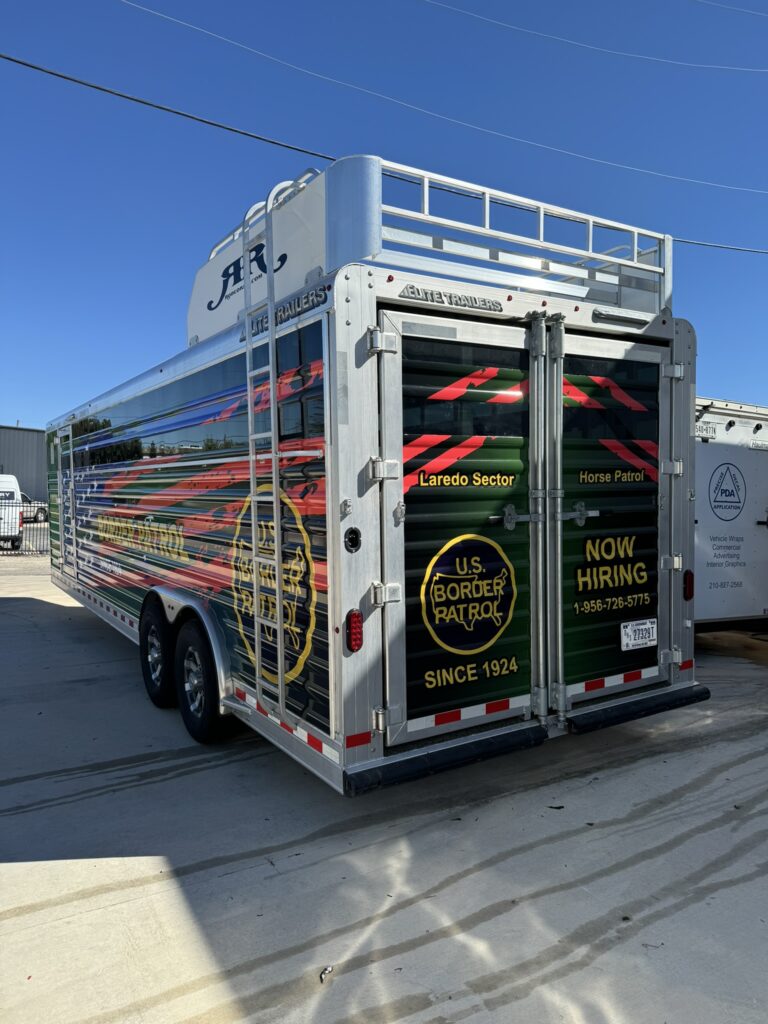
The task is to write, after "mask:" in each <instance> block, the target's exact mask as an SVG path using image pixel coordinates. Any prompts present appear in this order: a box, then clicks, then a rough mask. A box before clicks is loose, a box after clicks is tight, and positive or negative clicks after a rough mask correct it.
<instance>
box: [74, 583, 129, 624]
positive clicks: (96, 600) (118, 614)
mask: <svg viewBox="0 0 768 1024" xmlns="http://www.w3.org/2000/svg"><path fill="white" fill-rule="evenodd" d="M69 586H70V588H71V589H72V590H75V591H76V592H77V593H78V594H82V596H83V597H84V598H85V599H86V601H90V603H91V604H92V605H93V606H94V608H101V609H102V611H105V612H106V613H107V615H111V616H113V618H115V619H118V620H119V621H120V622H124V623H125V624H126V626H129V627H130V628H131V629H136V621H135V619H133V618H131V616H130V615H126V613H125V612H124V611H122V609H120V608H115V606H114V605H113V604H110V603H109V601H105V600H104V599H103V598H101V597H96V596H95V595H94V594H92V593H91V592H90V590H85V589H84V588H83V587H81V586H79V585H78V584H76V583H70V584H69Z"/></svg>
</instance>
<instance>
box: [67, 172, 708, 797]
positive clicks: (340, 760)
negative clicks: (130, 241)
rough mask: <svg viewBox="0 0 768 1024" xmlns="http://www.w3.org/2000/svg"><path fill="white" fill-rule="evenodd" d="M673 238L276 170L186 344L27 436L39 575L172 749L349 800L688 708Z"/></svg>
mask: <svg viewBox="0 0 768 1024" xmlns="http://www.w3.org/2000/svg"><path fill="white" fill-rule="evenodd" d="M670 254H671V239H670V238H669V237H668V236H665V235H662V234H658V233H656V232H652V231H644V230H641V229H638V228H635V227H631V226H629V225H626V224H620V223H616V222H612V221H606V220H603V219H601V218H599V217H594V216H590V215H586V214H581V213H577V212H575V211H572V210H565V209H562V208H560V207H555V206H551V205H548V204H546V203H540V202H536V201H533V200H529V199H525V198H522V197H520V196H515V195H512V194H509V193H505V192H501V191H499V190H496V189H493V188H487V187H484V186H481V185H474V184H471V183H469V182H464V181H459V180H456V179H453V178H448V177H445V176H443V175H439V174H432V173H428V172H425V171H421V170H418V169H415V168H412V167H405V166H402V165H399V164H394V163H390V162H387V161H384V160H380V159H378V158H376V157H368V156H361V157H348V158H345V159H342V160H338V161H336V162H334V163H332V164H331V165H330V166H329V167H328V168H327V169H326V170H325V171H323V172H322V173H321V172H318V171H314V170H309V171H307V172H305V173H304V174H302V175H301V176H300V177H298V178H297V179H295V180H293V181H287V182H283V183H281V184H279V185H277V186H276V187H275V188H274V189H272V190H271V191H270V193H269V195H268V196H267V198H266V201H265V202H262V203H259V204H257V205H256V206H254V207H252V208H251V209H250V210H249V211H248V212H247V213H246V215H245V217H244V219H243V221H242V223H241V224H239V225H238V226H237V227H236V228H235V229H234V230H233V231H232V232H230V233H229V234H228V235H227V236H226V237H225V238H224V239H222V241H221V242H219V243H218V244H217V245H215V246H214V248H213V250H212V251H211V253H210V256H209V258H208V259H207V260H206V262H205V263H204V265H203V266H202V268H201V269H200V271H199V272H198V274H197V277H196V280H195V284H194V288H193V291H192V297H191V301H190V306H189V317H188V340H189V346H188V348H187V349H186V350H185V351H183V352H181V353H179V354H178V355H176V356H174V357H172V358H170V359H167V360H166V361H165V362H163V363H161V364H160V365H158V366H156V367H154V368H153V369H150V370H148V371H147V372H146V373H144V374H141V375H140V376H139V377H136V378H134V379H133V380H130V381H128V382H126V383H122V384H119V385H118V386H117V387H116V388H114V389H113V390H112V391H110V392H108V393H106V394H104V395H101V396H99V397H98V398H95V399H92V400H91V401H88V402H85V403H84V404H83V405H81V406H79V407H77V408H75V409H73V410H72V411H71V412H69V413H67V414H65V415H63V416H60V417H59V418H57V419H55V420H54V421H53V422H52V423H51V424H50V425H49V428H48V429H49V442H50V444H49V452H50V465H49V469H50V481H51V494H50V501H51V504H50V508H51V514H50V522H51V552H52V570H53V579H54V580H55V582H56V583H57V584H58V585H59V586H61V587H62V588H63V589H64V590H66V591H67V592H68V593H69V594H72V595H73V596H75V597H76V598H78V599H79V600H80V601H82V602H83V603H84V604H85V605H86V607H89V608H91V609H92V610H93V611H94V612H95V613H96V614H97V615H100V616H101V617H102V618H104V619H106V620H107V621H108V622H109V623H111V624H112V625H113V626H115V627H116V628H117V629H119V630H120V631H121V632H123V633H124V634H126V635H127V636H129V637H131V639H133V640H135V641H136V642H137V643H138V644H139V649H140V656H141V666H142V671H143V675H144V682H145V685H146V688H147V692H148V693H149V696H150V698H151V699H152V700H153V701H154V702H155V703H156V704H159V705H162V706H165V705H169V704H172V703H174V702H178V704H179V708H180V711H181V714H182V716H183V718H184V721H185V724H186V726H187V728H188V729H189V731H190V733H191V734H192V735H193V736H194V737H195V738H197V739H199V740H201V741H203V742H208V741H211V740H214V739H217V738H218V737H220V736H221V732H222V728H223V727H224V725H225V724H226V720H227V716H232V715H234V716H236V717H237V718H239V719H242V720H243V721H244V722H247V723H248V724H249V725H250V726H251V727H252V728H254V729H255V730H256V731H257V732H259V733H261V734H262V735H264V736H266V737H267V738H269V739H270V740H272V742H274V743H275V744H276V745H277V746H279V747H281V748H282V749H283V750H285V751H286V752H287V753H289V754H290V755H291V756H292V757H294V758H296V759H297V760H298V761H300V762H301V763H302V764H303V765H305V766H306V767H307V768H308V769H309V770H311V771H313V772H315V773H316V774H317V775H319V776H320V777H322V778H323V779H325V780H326V781H327V782H328V783H330V784H331V785H332V786H334V787H335V788H336V789H338V790H339V791H341V792H346V793H350V794H351V793H358V792H361V791H363V790H366V789H369V788H371V787H374V786H378V785H381V784H383V783H387V782H393V781H396V780H399V779H404V778H407V777H411V776H415V775H419V774H423V773H425V772H431V771H435V770H437V769H439V768H443V767H448V766H450V765H455V764H461V763H466V762H467V761H471V760H474V759H477V758H481V757H485V756H489V755H490V754H494V753H499V752H501V751H505V750H512V749H515V748H521V747H526V746H531V745H533V744H538V743H542V742H543V741H544V740H545V739H547V738H548V737H554V736H559V735H562V734H563V733H565V732H567V731H571V732H585V731H588V730H591V729H597V728H601V727H602V726H605V725H611V724H613V723H618V722H623V721H628V720H630V719H635V718H638V717H642V716H645V715H649V714H653V713H655V712H659V711H666V710H670V709H672V708H677V707H681V706H684V705H686V704H691V703H694V702H696V701H699V700H704V699H706V697H707V696H708V691H707V689H706V688H705V687H703V686H701V685H699V684H697V682H696V678H695V673H694V662H693V616H692V611H691V608H692V604H691V598H692V576H693V574H692V570H693V414H694V395H695V390H694V387H695V348H696V346H695V338H694V332H693V330H692V328H691V326H690V325H689V324H688V323H687V322H686V321H684V320H678V319H675V318H674V317H673V315H672V313H671V310H670V299H671V290H672V286H671V256H670Z"/></svg>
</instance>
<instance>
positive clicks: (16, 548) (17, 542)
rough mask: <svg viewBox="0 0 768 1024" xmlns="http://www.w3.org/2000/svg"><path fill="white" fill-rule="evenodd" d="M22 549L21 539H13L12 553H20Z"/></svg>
mask: <svg viewBox="0 0 768 1024" xmlns="http://www.w3.org/2000/svg"><path fill="white" fill-rule="evenodd" d="M20 549H21V537H13V538H12V540H11V551H19V550H20Z"/></svg>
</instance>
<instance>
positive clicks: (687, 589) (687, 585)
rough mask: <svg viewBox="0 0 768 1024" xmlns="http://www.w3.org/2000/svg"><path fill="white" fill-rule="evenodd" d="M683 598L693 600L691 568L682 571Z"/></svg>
mask: <svg viewBox="0 0 768 1024" xmlns="http://www.w3.org/2000/svg"><path fill="white" fill-rule="evenodd" d="M683 600H684V601H692V600H693V569H686V570H685V572H684V573H683Z"/></svg>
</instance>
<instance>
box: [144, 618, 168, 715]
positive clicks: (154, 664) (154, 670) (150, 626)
mask: <svg viewBox="0 0 768 1024" xmlns="http://www.w3.org/2000/svg"><path fill="white" fill-rule="evenodd" d="M139 654H140V657H141V674H142V675H143V677H144V686H145V687H146V689H147V696H148V697H149V699H150V700H151V701H152V703H153V704H154V705H155V707H158V708H172V707H175V706H176V679H175V676H174V673H173V633H172V631H171V627H170V626H169V625H168V620H167V619H166V617H165V614H164V612H163V609H162V608H161V607H160V605H159V604H157V603H156V602H154V601H152V602H150V603H149V604H148V605H147V606H146V607H145V609H144V611H143V612H142V613H141V622H140V623H139Z"/></svg>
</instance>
